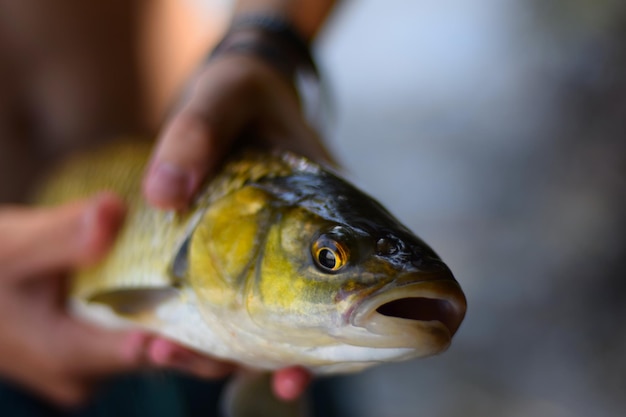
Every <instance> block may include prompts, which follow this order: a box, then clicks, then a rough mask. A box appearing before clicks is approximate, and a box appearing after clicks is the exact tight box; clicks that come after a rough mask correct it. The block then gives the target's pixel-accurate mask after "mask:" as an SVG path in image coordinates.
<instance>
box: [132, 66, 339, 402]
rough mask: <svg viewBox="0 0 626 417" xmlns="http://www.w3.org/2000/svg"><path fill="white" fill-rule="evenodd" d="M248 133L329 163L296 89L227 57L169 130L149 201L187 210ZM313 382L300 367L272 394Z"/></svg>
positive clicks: (298, 390)
mask: <svg viewBox="0 0 626 417" xmlns="http://www.w3.org/2000/svg"><path fill="white" fill-rule="evenodd" d="M248 131H253V132H254V134H255V138H257V139H258V140H260V141H262V144H266V145H268V146H269V147H276V148H281V149H287V150H291V151H294V152H296V153H299V154H302V155H304V156H308V157H309V158H312V159H314V160H322V161H329V160H331V158H330V156H329V154H328V152H327V151H326V149H325V148H324V146H323V145H322V143H321V141H320V139H319V137H318V136H317V134H316V132H315V131H314V130H313V129H312V128H311V127H310V126H309V125H308V124H307V122H306V121H305V120H304V117H303V115H302V113H301V109H300V104H299V99H298V96H297V94H296V91H295V89H294V87H293V86H292V85H290V84H289V83H288V82H287V81H286V80H285V79H284V78H283V76H282V75H280V74H278V73H277V72H276V71H275V70H274V69H273V68H271V67H270V66H268V65H267V64H266V63H264V62H261V61H259V60H258V59H256V58H254V57H250V56H244V55H224V56H220V57H219V58H217V59H215V60H214V61H211V62H209V63H208V64H207V66H206V67H205V68H204V70H203V71H202V72H201V74H200V75H199V76H198V79H197V81H196V82H195V84H194V86H193V89H192V91H191V94H190V97H189V98H188V100H187V101H186V102H185V103H184V104H183V105H182V106H181V107H180V109H179V110H178V111H177V112H175V114H174V116H173V117H172V118H171V120H169V122H168V123H167V124H166V126H165V128H164V130H163V133H162V135H161V136H160V138H159V140H158V144H157V146H156V149H155V152H154V154H153V157H152V161H151V164H150V166H149V168H148V171H147V173H146V178H145V181H144V187H143V190H144V194H145V197H146V199H147V200H148V202H149V203H151V204H152V205H153V206H156V207H159V208H162V209H184V208H185V207H186V206H187V205H188V204H189V202H190V200H191V198H192V197H193V195H194V194H195V193H196V191H197V190H198V187H199V186H200V185H201V183H202V182H203V181H204V179H205V178H206V177H207V176H210V175H212V174H214V173H215V172H216V170H217V169H218V168H219V166H220V163H221V161H222V160H223V159H224V157H225V156H226V155H227V154H228V152H229V151H230V150H231V148H232V147H233V146H235V144H236V141H237V139H238V138H240V137H241V135H242V134H244V133H246V132H248ZM309 380H310V376H309V374H308V373H307V372H306V371H304V370H303V369H301V368H298V367H293V368H287V369H283V370H280V371H278V372H276V373H275V374H274V378H273V384H274V392H275V394H276V395H277V396H278V397H279V398H282V399H285V400H291V399H295V398H297V397H298V396H300V395H301V394H302V393H303V392H304V390H305V388H306V386H307V385H308V382H309Z"/></svg>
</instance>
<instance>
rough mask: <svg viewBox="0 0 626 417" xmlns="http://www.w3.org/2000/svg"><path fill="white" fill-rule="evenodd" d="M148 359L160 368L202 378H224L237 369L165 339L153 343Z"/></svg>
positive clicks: (155, 340)
mask: <svg viewBox="0 0 626 417" xmlns="http://www.w3.org/2000/svg"><path fill="white" fill-rule="evenodd" d="M148 358H149V360H150V362H151V363H152V364H154V365H157V366H159V367H163V368H170V369H176V370H179V371H183V372H187V373H191V374H193V375H195V376H198V377H201V378H222V377H225V376H226V375H229V374H230V373H232V372H233V370H234V369H235V367H234V365H233V364H231V363H228V362H224V361H220V360H216V359H213V358H209V357H207V356H206V355H201V354H199V353H196V352H193V351H192V350H190V349H187V348H184V347H182V346H180V345H177V344H176V343H174V342H172V341H169V340H167V339H163V338H156V339H154V340H152V341H151V343H150V346H149V347H148Z"/></svg>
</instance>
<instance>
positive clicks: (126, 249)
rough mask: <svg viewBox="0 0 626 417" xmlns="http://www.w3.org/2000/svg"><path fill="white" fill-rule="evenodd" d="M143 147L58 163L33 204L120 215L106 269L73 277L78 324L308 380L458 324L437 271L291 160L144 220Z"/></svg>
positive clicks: (149, 212)
mask: <svg viewBox="0 0 626 417" xmlns="http://www.w3.org/2000/svg"><path fill="white" fill-rule="evenodd" d="M149 152H150V144H147V143H137V142H129V143H120V144H118V145H115V146H112V147H109V148H105V149H102V150H99V151H98V152H95V153H91V154H85V155H80V156H78V157H76V158H75V159H73V160H71V161H70V162H68V163H67V164H66V165H65V166H64V167H63V168H62V169H61V170H60V171H59V173H58V175H56V176H55V177H54V179H53V180H52V181H51V182H50V184H49V185H48V186H47V187H46V188H45V192H44V197H43V200H44V201H46V202H49V203H54V202H63V201H68V200H72V199H76V198H80V197H85V196H89V195H92V194H93V193H95V192H98V191H102V190H111V191H114V192H115V193H117V194H119V195H121V196H122V197H123V198H124V199H125V200H126V202H127V203H128V213H127V217H126V221H125V224H124V226H123V228H122V230H121V232H120V234H119V236H118V238H117V241H116V243H115V245H114V247H113V248H112V250H111V252H110V253H109V255H108V256H107V257H106V259H104V261H102V262H101V263H99V264H98V265H96V266H94V267H92V268H89V269H87V270H84V271H80V272H79V273H78V274H77V275H76V277H75V278H74V280H73V285H72V288H71V299H72V305H73V307H74V309H75V310H76V312H77V314H79V315H81V316H83V317H86V318H88V319H90V320H93V321H96V322H97V323H99V324H101V325H107V326H139V327H143V328H146V329H149V330H151V331H154V332H157V333H159V334H162V335H165V336H167V337H169V338H172V339H173V340H176V341H178V342H180V343H182V344H184V345H187V346H189V347H191V348H194V349H196V350H199V351H202V352H206V353H208V354H210V355H213V356H217V357H221V358H225V359H229V360H233V361H236V362H239V363H242V364H245V365H247V366H250V367H254V368H260V369H276V368H280V367H284V366H289V365H301V366H304V367H307V368H309V369H311V370H312V371H314V372H317V373H329V372H346V371H354V370H358V369H362V368H363V367H366V366H369V365H373V364H376V363H381V362H386V361H394V360H402V359H408V358H412V357H418V356H425V355H430V354H434V353H438V352H440V351H442V350H445V349H446V348H447V347H448V345H449V343H450V339H451V337H452V335H453V334H454V332H455V331H456V330H457V328H458V326H459V325H460V323H461V321H462V319H463V316H464V314H465V305H466V304H465V298H464V296H463V293H462V291H461V290H460V287H459V286H458V284H457V282H456V281H455V280H454V278H453V276H452V274H451V273H450V271H449V269H448V268H447V267H446V266H445V264H443V262H441V260H440V259H439V258H438V257H437V255H436V254H435V253H434V252H433V251H432V250H431V249H430V248H429V247H428V246H427V245H426V244H425V243H424V242H422V241H421V240H420V239H418V238H417V237H415V236H414V235H413V234H412V233H411V232H410V231H408V230H407V229H406V228H405V227H404V226H402V225H401V224H400V223H399V222H398V221H397V220H395V219H394V218H393V217H392V216H391V215H390V214H389V213H388V212H387V211H386V210H385V209H384V208H383V207H382V206H380V204H378V203H377V202H375V201H374V200H372V199H371V198H370V197H368V196H366V195H365V194H363V193H361V192H359V191H358V190H356V189H355V188H354V187H353V186H351V185H350V184H348V183H347V182H345V181H344V180H342V179H340V178H339V177H338V176H336V175H335V174H333V173H331V172H330V171H328V170H327V169H324V168H322V167H321V166H319V165H318V164H315V163H313V162H311V161H309V160H307V159H305V158H302V157H299V156H296V155H293V154H291V153H284V152H283V153H280V152H261V151H255V150H249V151H247V152H242V153H241V154H239V155H238V156H237V157H234V158H233V159H231V160H230V161H228V162H227V163H226V164H225V166H224V168H223V169H222V170H221V172H220V173H219V174H218V175H217V176H215V178H214V179H213V180H212V181H211V182H210V183H209V184H207V185H206V187H205V188H204V189H203V191H202V192H201V193H200V194H199V196H198V197H197V199H196V200H195V202H194V203H193V205H192V206H191V207H190V209H189V210H187V211H185V212H183V213H173V212H163V211H159V210H156V209H153V208H151V207H149V206H148V205H147V204H146V203H145V202H144V200H143V198H142V195H141V193H140V188H141V187H140V182H141V178H142V175H143V172H144V170H145V166H146V163H147V160H148V155H149Z"/></svg>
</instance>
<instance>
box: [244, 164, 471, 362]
mask: <svg viewBox="0 0 626 417" xmlns="http://www.w3.org/2000/svg"><path fill="white" fill-rule="evenodd" d="M257 186H258V187H259V189H262V190H264V191H265V192H268V193H270V194H271V195H272V196H273V197H274V198H276V199H277V201H278V203H275V207H276V210H277V214H276V215H275V221H273V222H272V226H271V227H269V231H268V233H267V235H266V237H265V244H264V246H263V247H264V249H263V253H262V256H260V259H259V264H258V268H257V270H256V273H255V276H256V279H254V280H252V283H250V284H249V286H248V291H247V297H248V298H247V305H246V307H247V311H248V312H249V313H250V316H251V317H254V320H255V321H256V322H257V323H259V324H260V325H261V326H262V327H263V328H264V329H266V331H268V332H271V333H273V334H274V336H273V337H274V338H275V339H276V340H281V339H283V335H288V338H289V340H290V343H294V340H300V341H301V342H303V343H305V344H306V343H313V342H315V343H318V344H324V343H327V344H329V345H331V344H333V343H334V344H338V343H341V344H343V345H349V346H358V347H362V348H371V349H383V350H385V349H386V350H389V349H396V351H397V354H398V355H399V356H402V358H405V357H408V356H410V357H418V356H427V355H432V354H436V353H439V352H442V351H444V350H445V349H446V348H447V347H448V346H449V344H450V341H451V339H452V336H453V335H454V334H455V332H456V331H457V330H458V328H459V326H460V325H461V322H462V321H463V318H464V315H465V310H466V299H465V296H464V294H463V291H462V290H461V288H460V286H459V284H458V283H457V281H456V280H455V278H454V276H453V274H452V272H451V271H450V269H449V268H448V267H447V266H446V265H445V263H444V262H443V261H442V260H441V259H440V258H439V257H438V256H437V254H436V253H435V252H434V251H433V250H432V249H431V248H430V247H429V246H428V245H427V244H426V243H425V242H423V241H422V240H421V239H419V238H418V237H417V236H415V235H414V234H413V233H412V232H411V231H409V230H408V229H407V228H406V227H405V226H403V225H402V224H401V223H400V222H399V221H398V220H397V219H395V218H394V217H393V216H392V215H391V214H390V213H389V212H388V211H387V210H386V209H385V208H384V207H383V206H382V205H380V204H379V203H378V202H376V201H375V200H374V199H372V198H371V197H369V196H367V195H366V194H364V193H362V192H360V191H359V190H357V189H356V188H355V187H353V186H352V185H351V184H349V183H347V182H345V181H344V180H342V179H340V178H339V177H337V176H335V175H333V174H331V173H328V172H326V171H323V172H321V173H320V172H313V173H311V172H305V173H300V174H298V175H292V176H289V177H281V178H274V179H271V180H268V181H266V182H264V183H262V184H260V185H257ZM287 329H288V330H287Z"/></svg>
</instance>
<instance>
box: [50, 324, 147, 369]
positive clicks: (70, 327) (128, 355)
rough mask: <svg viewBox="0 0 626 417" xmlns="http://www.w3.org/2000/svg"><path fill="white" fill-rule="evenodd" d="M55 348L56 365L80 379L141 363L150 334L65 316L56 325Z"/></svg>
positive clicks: (143, 361) (145, 362)
mask: <svg viewBox="0 0 626 417" xmlns="http://www.w3.org/2000/svg"><path fill="white" fill-rule="evenodd" d="M58 332H59V341H58V343H57V344H56V345H55V351H53V352H50V353H51V354H54V356H56V358H57V360H58V363H59V366H60V368H61V369H63V370H65V372H67V373H68V374H69V375H72V376H74V377H76V378H79V379H83V380H94V379H99V378H101V377H103V376H106V375H110V374H115V373H119V372H125V371H132V370H135V369H138V368H140V367H142V366H145V365H146V364H147V363H148V361H147V357H146V348H147V346H148V345H149V343H150V341H151V340H152V339H153V338H154V336H152V335H150V334H148V333H146V332H143V331H140V330H110V329H105V328H100V327H96V326H93V325H91V324H89V323H84V322H80V321H78V320H76V319H74V318H73V317H69V316H68V317H67V318H66V320H65V321H64V322H62V323H61V325H60V326H59V328H58Z"/></svg>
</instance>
